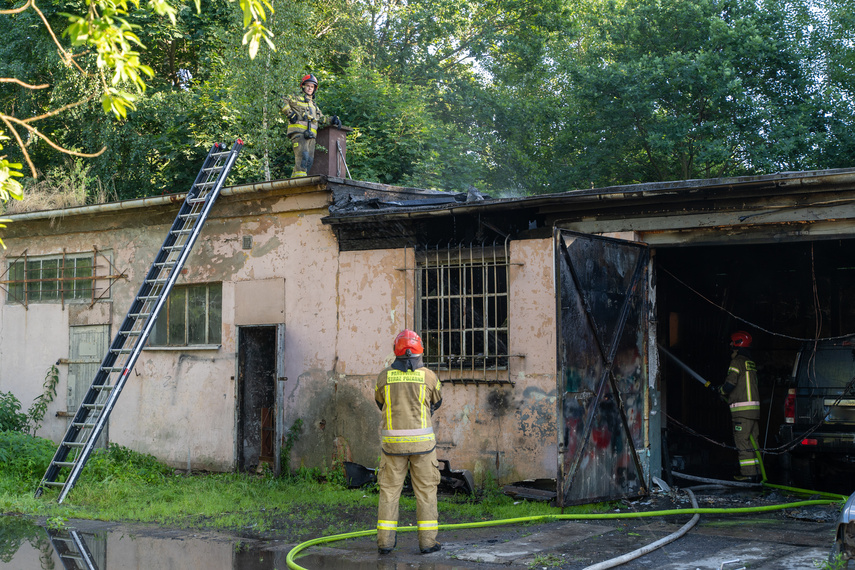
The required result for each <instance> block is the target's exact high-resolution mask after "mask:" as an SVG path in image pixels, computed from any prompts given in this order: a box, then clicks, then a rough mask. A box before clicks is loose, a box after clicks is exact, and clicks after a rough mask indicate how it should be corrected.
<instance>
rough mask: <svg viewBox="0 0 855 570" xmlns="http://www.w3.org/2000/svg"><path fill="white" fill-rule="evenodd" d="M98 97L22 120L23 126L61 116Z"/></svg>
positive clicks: (90, 97) (95, 94) (91, 97)
mask: <svg viewBox="0 0 855 570" xmlns="http://www.w3.org/2000/svg"><path fill="white" fill-rule="evenodd" d="M97 95H98V94H97V93H93V94H91V95H90V96H89V97H87V98H86V99H81V100H80V101H75V102H74V103H69V104H68V105H63V106H62V107H60V108H59V109H54V110H53V111H48V112H47V113H45V114H43V115H38V116H37V117H30V118H29V119H23V120H21V124H25V123H33V122H35V121H40V120H42V119H47V118H48V117H53V116H54V115H59V114H60V113H62V112H63V111H67V110H68V109H73V108H75V107H79V106H80V105H83V104H84V103H88V102H89V101H91V100H92V99H94V98H95V97H96V96H97ZM96 156H97V155H96Z"/></svg>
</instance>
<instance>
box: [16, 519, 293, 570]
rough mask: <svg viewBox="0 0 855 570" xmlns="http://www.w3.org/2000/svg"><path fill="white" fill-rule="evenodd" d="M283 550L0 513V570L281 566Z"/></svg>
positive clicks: (265, 569) (250, 569) (261, 569)
mask: <svg viewBox="0 0 855 570" xmlns="http://www.w3.org/2000/svg"><path fill="white" fill-rule="evenodd" d="M286 554H287V553H285V554H281V556H280V555H279V553H273V552H266V551H255V550H248V551H244V550H242V548H241V545H240V544H239V543H236V542H232V541H227V540H206V539H198V538H190V537H182V538H161V537H149V536H142V535H129V534H127V533H124V532H114V531H102V532H80V531H76V530H72V529H63V530H49V529H45V528H43V527H40V526H38V525H36V524H33V523H32V522H30V521H28V520H25V519H19V518H16V517H0V569H2V570H7V569H8V570H11V569H12V568H14V569H15V570H56V569H58V568H65V569H66V570H124V569H126V568H163V569H172V568H176V569H177V568H205V569H206V570H207V569H211V570H273V569H274V568H277V567H278V568H281V569H283V570H284V569H287V567H288V566H287V564H286V563H285V556H286ZM277 558H281V561H279V562H277V560H276V559H277Z"/></svg>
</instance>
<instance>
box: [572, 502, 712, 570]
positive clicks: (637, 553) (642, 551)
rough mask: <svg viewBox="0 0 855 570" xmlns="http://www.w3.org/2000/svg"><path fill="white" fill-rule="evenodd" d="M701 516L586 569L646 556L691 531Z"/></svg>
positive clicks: (600, 569)
mask: <svg viewBox="0 0 855 570" xmlns="http://www.w3.org/2000/svg"><path fill="white" fill-rule="evenodd" d="M686 492H687V493H688V494H689V497H690V498H691V499H692V507H693V508H696V509H697V508H698V501H697V499H695V494H694V493H693V492H692V490H691V489H686ZM700 518H701V515H699V514H697V513H695V515H694V516H693V517H692V519H691V520H690V521H689V522H687V523H686V524H684V525H683V526H682V527H681V528H680V530H678V531H677V532H675V533H673V534H669V535H668V536H666V537H664V538H660V539H659V540H657V541H656V542H651V543H650V544H648V545H647V546H642V547H641V548H639V549H638V550H633V551H632V552H627V553H626V554H624V555H622V556H618V557H617V558H612V559H611V560H604V561H602V562H598V563H597V564H593V565H591V566H587V567H585V570H604V569H605V568H614V567H615V566H620V565H621V564H626V563H627V562H629V561H630V560H635V559H636V558H640V557H642V556H644V555H645V554H648V553H650V552H653V551H654V550H656V549H657V548H661V547H663V546H665V545H666V544H668V543H671V542H674V541H675V540H677V539H678V538H680V537H681V536H683V535H684V534H686V533H687V532H689V530H691V528H692V527H693V526H695V525H696V524H697V523H698V519H700Z"/></svg>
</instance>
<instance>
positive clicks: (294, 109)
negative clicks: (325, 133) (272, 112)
mask: <svg viewBox="0 0 855 570" xmlns="http://www.w3.org/2000/svg"><path fill="white" fill-rule="evenodd" d="M282 113H284V114H285V116H286V117H290V116H291V115H293V114H294V113H296V114H297V118H296V120H295V121H291V119H290V118H289V119H288V132H287V135H288V138H293V137H294V135H298V134H299V135H302V134H303V133H304V132H305V131H306V129H309V130H310V131H311V132H312V134H313V135H317V134H318V128H319V127H326V126H329V124H330V118H329V117H326V116H324V114H323V113H321V110H320V109H319V108H318V105H317V104H316V103H315V99H314V98H313V97H310V96H308V95H306V94H305V93H304V92H302V91H301V92H300V93H299V94H298V95H295V96H293V97H286V98H285V106H283V107H282Z"/></svg>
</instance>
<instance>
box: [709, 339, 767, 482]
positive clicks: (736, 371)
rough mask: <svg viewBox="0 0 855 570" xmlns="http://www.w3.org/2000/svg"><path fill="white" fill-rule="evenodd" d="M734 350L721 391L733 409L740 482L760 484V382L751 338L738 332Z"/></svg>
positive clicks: (732, 415) (732, 344) (731, 413)
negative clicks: (758, 447)
mask: <svg viewBox="0 0 855 570" xmlns="http://www.w3.org/2000/svg"><path fill="white" fill-rule="evenodd" d="M730 346H731V348H732V349H733V353H732V354H731V360H730V366H729V367H728V369H727V378H725V381H724V384H722V385H721V386H720V387H719V389H718V391H719V393H720V394H721V395H722V397H723V398H724V399H725V401H726V402H727V403H728V404H729V405H730V416H731V420H732V422H733V441H734V443H735V444H736V449H737V452H738V454H739V475H737V476H736V477H735V479H736V480H737V481H751V482H757V481H759V479H760V476H759V469H760V460H759V459H758V455H757V453H758V451H757V440H758V439H759V427H758V424H759V420H760V391H759V385H758V382H757V366H756V365H755V364H754V360H753V359H752V358H751V352H750V350H749V348H750V347H751V335H750V334H748V333H747V332H745V331H736V332H735V333H733V334H732V335H730Z"/></svg>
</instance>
